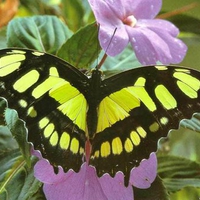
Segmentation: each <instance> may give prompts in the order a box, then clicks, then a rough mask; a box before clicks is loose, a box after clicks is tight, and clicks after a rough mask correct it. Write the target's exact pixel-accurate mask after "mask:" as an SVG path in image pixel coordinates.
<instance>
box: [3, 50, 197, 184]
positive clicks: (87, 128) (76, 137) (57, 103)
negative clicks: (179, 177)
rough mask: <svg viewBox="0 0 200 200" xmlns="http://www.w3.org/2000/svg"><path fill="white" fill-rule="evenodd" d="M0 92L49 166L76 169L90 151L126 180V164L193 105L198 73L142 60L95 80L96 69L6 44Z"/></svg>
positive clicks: (100, 168)
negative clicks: (83, 68)
mask: <svg viewBox="0 0 200 200" xmlns="http://www.w3.org/2000/svg"><path fill="white" fill-rule="evenodd" d="M0 96H3V97H5V98H6V99H7V100H8V102H9V107H11V108H14V109H16V110H17V111H18V113H19V116H20V118H22V119H23V120H25V122H26V126H27V128H28V141H29V142H32V143H33V144H34V147H35V148H36V149H39V150H40V151H41V153H42V155H43V157H44V158H46V159H48V160H49V161H50V163H51V164H52V165H53V166H54V167H55V168H56V167H58V166H59V165H60V166H62V167H63V169H64V170H65V171H68V170H69V169H73V170H74V171H76V172H78V171H79V170H80V167H81V164H82V163H83V162H85V160H86V156H87V155H89V164H90V165H93V166H95V168H96V171H97V174H98V176H101V175H103V174H104V173H109V174H110V175H111V176H114V175H115V174H116V172H118V171H122V172H123V173H124V175H125V183H126V185H127V183H128V180H129V175H130V170H131V169H132V168H133V167H134V166H138V165H139V163H140V161H141V160H142V159H143V158H148V156H149V154H150V153H151V152H153V151H156V149H157V142H158V140H159V139H160V138H161V137H165V136H167V133H168V132H169V130H170V129H174V128H178V125H179V122H180V120H181V119H183V118H190V117H191V116H192V114H193V113H194V112H197V111H198V112H199V111H200V72H198V71H195V70H191V69H188V68H181V67H177V66H148V67H142V68H136V69H132V70H129V71H125V72H122V73H120V74H117V75H114V76H112V77H109V78H107V79H105V80H102V73H101V71H99V70H98V69H94V70H92V71H91V76H90V77H88V76H86V75H84V74H83V73H82V72H80V71H79V70H78V69H76V68H75V67H73V66H71V65H70V64H69V63H67V62H65V61H63V60H61V59H59V58H57V57H54V56H52V55H49V54H46V53H41V52H37V51H32V50H23V49H5V50H0ZM88 146H90V147H91V148H88ZM88 151H90V152H89V153H88ZM86 152H87V155H86Z"/></svg>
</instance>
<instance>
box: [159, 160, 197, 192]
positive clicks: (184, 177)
mask: <svg viewBox="0 0 200 200" xmlns="http://www.w3.org/2000/svg"><path fill="white" fill-rule="evenodd" d="M158 163H159V165H158V174H159V176H160V177H161V178H162V180H163V183H164V185H165V187H166V188H167V190H168V191H169V192H176V191H179V190H181V189H182V188H184V187H188V186H193V187H200V173H199V172H200V163H196V162H194V161H191V160H189V159H185V158H180V157H177V156H158Z"/></svg>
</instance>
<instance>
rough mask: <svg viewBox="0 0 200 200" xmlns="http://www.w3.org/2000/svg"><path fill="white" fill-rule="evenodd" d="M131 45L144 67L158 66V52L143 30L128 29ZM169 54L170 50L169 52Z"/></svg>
mask: <svg viewBox="0 0 200 200" xmlns="http://www.w3.org/2000/svg"><path fill="white" fill-rule="evenodd" d="M127 29H129V30H127V31H128V33H129V38H130V42H131V45H132V47H133V49H134V51H135V55H136V57H137V59H138V60H139V62H140V63H142V64H143V65H151V64H156V62H157V61H158V58H157V54H156V51H155V50H154V46H153V45H152V43H151V41H150V40H149V38H148V37H147V36H146V34H143V32H142V31H141V29H134V30H133V29H132V30H131V28H129V27H127ZM168 52H169V50H168Z"/></svg>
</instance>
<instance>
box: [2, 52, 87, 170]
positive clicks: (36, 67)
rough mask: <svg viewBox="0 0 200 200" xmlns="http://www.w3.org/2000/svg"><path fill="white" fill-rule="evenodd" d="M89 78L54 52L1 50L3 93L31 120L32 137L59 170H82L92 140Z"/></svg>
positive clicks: (28, 121) (21, 116)
mask: <svg viewBox="0 0 200 200" xmlns="http://www.w3.org/2000/svg"><path fill="white" fill-rule="evenodd" d="M87 85H88V78H87V77H86V76H85V75H84V74H82V73H81V72H80V71H79V70H78V69H75V68H74V67H73V66H71V65H70V64H68V63H66V62H65V61H63V60H61V59H58V58H57V57H54V56H52V55H49V54H45V53H41V52H37V51H32V50H25V49H4V50H0V96H3V97H5V98H6V99H7V100H8V104H9V107H11V108H14V109H15V110H17V112H18V114H19V117H20V118H21V119H23V120H24V121H25V122H26V126H27V128H28V141H29V142H32V143H33V145H34V147H35V148H36V149H39V150H40V151H41V153H42V155H43V157H44V158H47V159H48V160H49V161H50V163H51V164H52V165H53V166H54V167H55V168H56V167H57V166H59V165H61V166H62V167H63V168H64V170H65V171H67V170H69V169H73V170H74V171H79V169H80V166H81V164H82V163H83V159H84V158H83V157H84V154H85V152H84V148H85V141H86V137H87V136H86V111H87V106H88V105H87V101H86V98H85V96H84V93H85V92H86V90H87Z"/></svg>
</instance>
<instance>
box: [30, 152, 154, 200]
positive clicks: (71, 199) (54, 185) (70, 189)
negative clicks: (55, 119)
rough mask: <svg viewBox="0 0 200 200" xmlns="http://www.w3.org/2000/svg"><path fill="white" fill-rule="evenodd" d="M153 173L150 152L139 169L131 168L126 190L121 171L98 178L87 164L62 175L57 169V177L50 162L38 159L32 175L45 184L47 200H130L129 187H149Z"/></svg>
mask: <svg viewBox="0 0 200 200" xmlns="http://www.w3.org/2000/svg"><path fill="white" fill-rule="evenodd" d="M34 154H35V153H34ZM35 155H37V154H35ZM37 156H38V155H37ZM39 157H40V156H39ZM156 170H157V159H156V155H155V154H154V153H152V154H151V155H150V158H149V159H148V160H143V161H142V162H141V163H140V166H139V167H137V168H134V169H132V171H131V176H130V181H129V186H128V187H125V186H124V177H123V174H122V173H121V172H118V173H117V174H116V176H115V177H114V178H112V177H110V175H108V174H104V175H103V176H102V177H100V178H99V177H98V176H97V175H96V171H95V168H94V167H92V166H88V165H87V163H84V164H83V165H82V166H81V170H80V171H79V172H78V173H75V172H74V171H72V170H69V171H68V172H67V173H64V172H63V169H62V168H61V167H59V173H58V174H57V175H56V174H55V173H54V171H53V167H52V166H51V165H50V164H49V162H48V161H47V160H45V159H40V160H39V161H38V162H37V163H36V165H35V167H34V175H35V177H36V178H37V179H38V180H39V181H41V182H43V183H44V186H43V190H44V193H45V196H46V198H47V199H48V200H55V199H56V200H63V199H65V200H95V199H101V200H107V199H109V200H122V199H126V200H133V199H134V197H133V196H134V194H133V189H132V185H134V186H135V187H138V188H148V187H150V185H151V183H152V182H153V181H154V179H155V177H156Z"/></svg>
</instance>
